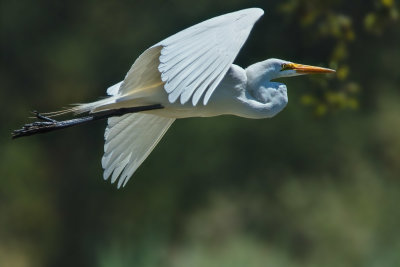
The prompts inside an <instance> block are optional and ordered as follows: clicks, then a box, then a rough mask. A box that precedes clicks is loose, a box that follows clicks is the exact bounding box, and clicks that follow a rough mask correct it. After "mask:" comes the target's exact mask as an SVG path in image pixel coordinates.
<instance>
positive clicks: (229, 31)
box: [15, 8, 334, 186]
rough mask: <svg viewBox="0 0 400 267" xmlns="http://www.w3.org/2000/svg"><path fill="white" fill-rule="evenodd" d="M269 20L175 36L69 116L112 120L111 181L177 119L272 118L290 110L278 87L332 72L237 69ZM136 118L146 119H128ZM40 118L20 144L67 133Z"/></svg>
mask: <svg viewBox="0 0 400 267" xmlns="http://www.w3.org/2000/svg"><path fill="white" fill-rule="evenodd" d="M263 13H264V12H263V10H261V9H259V8H251V9H245V10H240V11H237V12H233V13H229V14H225V15H222V16H219V17H216V18H212V19H210V20H207V21H204V22H202V23H199V24H197V25H195V26H192V27H190V28H187V29H185V30H183V31H181V32H179V33H177V34H175V35H172V36H171V37H169V38H167V39H165V40H163V41H161V42H159V43H157V44H155V45H154V46H152V47H150V48H149V49H147V50H146V51H144V52H143V53H142V54H141V56H140V57H139V58H138V59H137V60H136V61H135V63H134V64H133V66H132V67H131V69H130V70H129V72H128V73H127V75H126V77H125V79H124V80H123V81H122V82H120V83H117V84H115V85H114V86H111V87H110V88H108V90H107V93H108V95H109V97H108V98H106V99H103V100H99V101H96V102H92V103H87V104H81V105H78V106H76V107H75V108H73V109H71V110H69V111H73V112H75V113H85V112H88V113H91V114H93V117H92V118H105V117H110V118H109V119H108V126H107V128H106V131H105V146H104V152H105V153H104V156H103V158H102V166H103V168H104V178H105V179H108V178H109V177H111V181H112V182H113V183H114V182H115V181H117V180H118V186H121V185H125V184H126V182H127V181H128V180H129V178H130V177H131V176H132V174H133V173H134V172H135V170H136V169H137V168H138V167H139V166H140V164H141V163H142V162H143V160H144V159H145V158H146V157H147V156H148V155H149V153H150V152H151V151H152V150H153V148H154V147H155V146H156V144H157V143H158V142H159V140H160V139H161V138H162V136H163V135H164V133H165V132H166V131H167V130H168V128H169V127H170V126H171V124H172V123H173V122H174V120H175V119H180V118H189V117H213V116H219V115H236V116H240V117H245V118H252V119H262V118H271V117H273V116H275V115H276V114H278V113H279V112H280V111H282V110H283V109H284V108H285V106H286V105H287V103H288V96H287V88H286V86H285V85H284V84H282V83H277V82H274V81H272V80H274V79H277V78H281V77H291V76H296V75H302V74H311V73H330V72H334V71H333V70H330V69H325V68H319V67H312V66H307V65H300V64H295V63H292V62H288V61H284V60H280V59H268V60H265V61H261V62H258V63H255V64H253V65H251V66H249V67H247V68H246V69H243V68H241V67H239V66H237V65H235V64H233V61H234V59H235V58H236V56H237V54H238V53H239V51H240V49H241V47H242V46H243V44H244V42H245V41H246V39H247V37H248V35H249V34H250V31H251V29H252V27H253V25H254V24H255V22H256V21H257V20H258V19H259V18H260V17H261V16H262V15H263ZM132 110H133V111H132ZM115 111H116V113H115ZM137 111H141V112H140V113H133V114H132V113H130V112H137ZM105 112H106V114H107V116H105V115H104V114H105ZM125 113H127V114H125ZM99 114H102V115H101V116H100V115H99ZM113 115H114V116H113ZM121 115H122V116H121ZM96 116H97V117H96ZM39 118H41V119H43V118H44V120H45V122H42V123H40V122H39V123H36V124H35V123H33V124H29V125H26V126H25V127H24V128H23V129H22V130H18V131H16V132H15V136H16V137H19V136H24V135H30V134H34V133H38V132H45V131H49V130H51V129H53V128H54V129H57V128H65V124H63V125H64V126H63V127H59V126H57V125H58V124H57V123H58V122H57V121H53V120H52V119H50V118H47V117H43V116H41V117H39ZM77 121H79V120H77ZM68 122H70V121H68ZM79 123H81V122H80V121H79V122H77V123H75V122H71V123H69V124H68V125H75V124H79ZM43 129H44V130H43ZM41 130H43V131H41Z"/></svg>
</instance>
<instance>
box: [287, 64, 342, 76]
mask: <svg viewBox="0 0 400 267" xmlns="http://www.w3.org/2000/svg"><path fill="white" fill-rule="evenodd" d="M282 70H295V71H296V72H297V73H300V74H318V73H335V72H336V70H332V69H327V68H321V67H315V66H308V65H302V64H296V63H290V64H286V65H285V66H284V68H283V69H282Z"/></svg>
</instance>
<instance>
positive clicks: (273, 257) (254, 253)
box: [0, 0, 400, 267]
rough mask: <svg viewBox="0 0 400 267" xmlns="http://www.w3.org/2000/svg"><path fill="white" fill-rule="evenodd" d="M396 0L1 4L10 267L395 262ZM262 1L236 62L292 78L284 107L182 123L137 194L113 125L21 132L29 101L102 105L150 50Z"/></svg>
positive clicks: (39, 106) (2, 234)
mask: <svg viewBox="0 0 400 267" xmlns="http://www.w3.org/2000/svg"><path fill="white" fill-rule="evenodd" d="M398 4H399V3H396V1H393V0H367V1H361V0H355V1H344V0H330V1H317V0H280V1H278V0H270V1H247V0H231V1H224V0H197V1H187V0H170V1H161V0H148V1H140V0H137V1H128V0H125V1H105V0H100V1H99V0H96V1H94V0H81V1H50V0H36V1H32V0H19V1H14V0H1V74H0V75H1V76H0V77H1V84H2V85H1V89H0V99H1V102H2V112H1V113H0V120H1V124H0V129H1V131H0V146H1V150H0V266H16V267H19V266H21V267H22V266H34V267H35V266H115V267H119V266H178V267H181V266H185V267H186V266H194V267H196V266H230V267H231V266H367V267H369V266H371V267H372V266H400V227H399V226H400V90H399V85H400V69H399V62H400V27H399V26H400V25H399V20H398V16H399V15H398ZM253 6H257V7H261V8H263V9H264V10H265V11H266V15H265V16H264V17H263V18H262V19H261V20H260V21H259V23H257V25H256V27H255V28H254V31H253V33H252V35H251V36H250V38H249V40H248V43H247V44H246V46H245V47H244V49H243V51H242V52H241V54H240V56H239V57H238V59H237V61H236V63H237V64H239V65H242V66H247V65H250V64H252V63H254V62H256V61H261V60H264V59H266V58H270V57H277V58H282V59H286V60H291V61H294V62H299V63H304V64H314V65H321V66H327V67H332V68H336V69H337V70H338V74H337V76H336V77H331V78H329V77H327V76H318V77H299V78H292V79H288V80H284V82H285V83H286V84H287V85H288V88H289V90H288V93H289V98H290V101H289V105H288V107H287V108H286V109H285V110H284V111H283V112H282V113H280V114H279V115H278V116H277V117H275V118H273V119H268V120H247V119H242V118H236V117H229V116H224V117H217V118H207V119H200V118H193V119H185V120H179V121H177V122H176V123H174V125H173V127H172V128H171V129H170V130H169V131H168V133H167V134H166V136H165V137H164V139H163V140H162V141H161V143H160V144H159V145H158V146H157V147H156V149H155V150H154V152H153V153H152V154H151V155H150V157H149V158H148V159H147V160H146V161H145V162H144V164H143V165H142V166H141V167H140V168H139V170H138V171H137V173H136V174H135V175H134V176H133V178H132V179H131V180H130V182H129V183H128V185H127V187H126V188H124V189H122V190H117V189H116V186H114V185H110V184H109V182H104V181H103V180H102V169H101V164H100V159H101V156H102V146H103V131H104V128H105V122H97V123H94V124H92V125H87V126H82V127H78V128H72V129H67V130H65V131H61V132H55V133H50V134H47V135H39V136H34V137H30V138H26V139H18V140H14V141H11V139H10V132H11V130H13V129H16V128H19V127H20V126H21V125H22V124H23V123H25V122H26V120H27V117H28V116H29V111H31V110H39V111H54V110H57V109H59V108H60V107H63V106H67V105H68V104H70V103H77V102H86V101H92V100H96V99H97V98H98V97H99V96H104V95H105V90H106V88H107V87H108V86H110V85H112V84H114V83H116V82H119V81H120V80H121V79H123V77H124V76H125V73H126V72H127V71H128V69H129V68H130V66H131V64H132V63H133V61H134V59H135V58H136V57H137V56H139V54H140V53H141V52H142V51H144V50H145V49H146V48H148V47H149V46H151V45H153V44H154V43H156V42H158V41H160V40H161V39H163V38H165V37H167V36H169V35H171V34H173V33H175V32H177V31H178V30H181V29H183V28H185V27H187V26H190V25H193V24H194V23H197V22H200V21H202V20H204V19H207V18H210V17H212V16H215V15H218V14H222V13H226V12H230V11H234V10H238V9H242V8H247V7H253Z"/></svg>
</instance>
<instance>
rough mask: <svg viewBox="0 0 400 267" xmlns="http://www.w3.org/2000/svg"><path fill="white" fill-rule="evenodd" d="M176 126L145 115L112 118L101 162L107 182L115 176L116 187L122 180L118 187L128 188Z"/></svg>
mask: <svg viewBox="0 0 400 267" xmlns="http://www.w3.org/2000/svg"><path fill="white" fill-rule="evenodd" d="M173 122H174V119H169V118H163V117H158V116H154V115H150V114H144V113H135V114H127V115H124V116H122V117H115V118H110V119H109V120H108V126H107V129H106V132H105V134H104V136H105V139H106V141H105V145H104V155H103V158H102V161H101V162H102V166H103V168H104V179H105V180H107V179H108V178H109V177H110V176H111V182H112V183H115V182H116V181H117V180H118V187H121V186H125V185H126V183H127V182H128V180H129V178H130V177H131V176H132V175H133V173H134V172H135V171H136V169H137V168H138V167H139V166H140V164H141V163H142V162H143V161H144V160H145V159H146V158H147V156H148V155H149V154H150V152H151V151H152V150H153V149H154V147H155V146H156V145H157V143H158V142H159V141H160V140H161V138H162V137H163V135H164V134H165V132H166V131H167V130H168V128H169V127H170V126H171V124H172V123H173Z"/></svg>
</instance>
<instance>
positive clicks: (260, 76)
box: [245, 60, 275, 90]
mask: <svg viewBox="0 0 400 267" xmlns="http://www.w3.org/2000/svg"><path fill="white" fill-rule="evenodd" d="M245 71H246V76H247V85H248V87H249V89H250V90H252V89H258V87H260V85H261V84H268V83H269V82H270V81H271V80H272V79H274V78H275V77H274V71H273V67H272V66H270V64H269V60H265V61H261V62H257V63H255V64H253V65H250V66H249V67H247V68H246V70H245Z"/></svg>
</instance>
